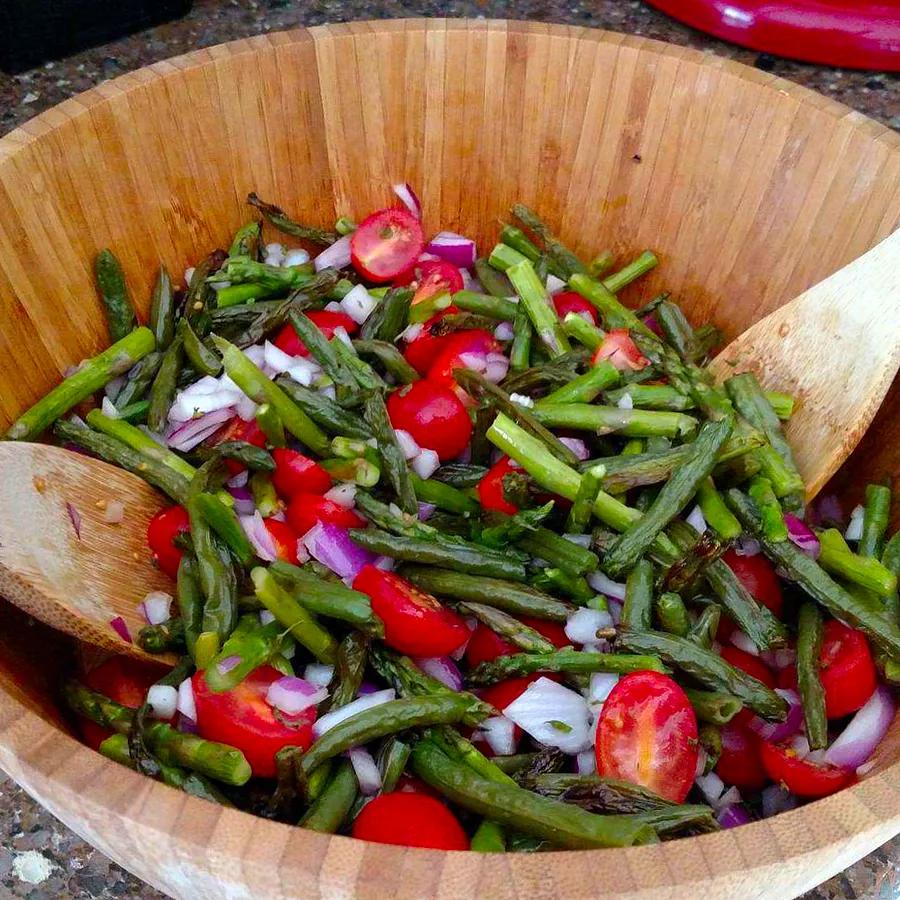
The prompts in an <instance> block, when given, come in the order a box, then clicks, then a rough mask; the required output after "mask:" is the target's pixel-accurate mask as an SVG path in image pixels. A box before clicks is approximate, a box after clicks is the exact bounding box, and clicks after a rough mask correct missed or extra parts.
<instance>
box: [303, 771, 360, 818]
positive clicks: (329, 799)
mask: <svg viewBox="0 0 900 900" xmlns="http://www.w3.org/2000/svg"><path fill="white" fill-rule="evenodd" d="M358 793H359V783H358V781H357V779H356V773H355V772H354V771H353V766H352V765H351V763H350V761H349V760H346V759H344V760H341V762H340V764H339V765H338V767H337V770H336V771H335V772H334V773H333V774H332V775H331V778H330V780H329V782H328V784H327V785H326V787H325V789H324V790H323V791H322V793H321V794H319V796H318V797H317V798H316V800H315V802H314V803H313V804H312V805H311V806H310V807H309V809H308V810H307V811H306V813H305V814H304V815H303V818H301V819H300V822H299V824H300V825H301V826H302V827H303V828H309V829H310V830H311V831H318V832H320V833H321V834H334V833H335V832H336V831H337V830H338V829H339V828H340V827H341V825H342V824H343V822H344V821H345V819H346V818H347V817H348V815H349V814H350V809H351V807H352V806H353V802H354V801H355V800H356V797H357V795H358Z"/></svg>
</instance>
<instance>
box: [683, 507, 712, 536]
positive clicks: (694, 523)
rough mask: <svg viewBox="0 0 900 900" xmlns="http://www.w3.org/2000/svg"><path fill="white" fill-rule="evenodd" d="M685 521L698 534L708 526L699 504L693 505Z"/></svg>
mask: <svg viewBox="0 0 900 900" xmlns="http://www.w3.org/2000/svg"><path fill="white" fill-rule="evenodd" d="M685 521H686V522H687V523H688V525H690V526H691V528H693V529H694V531H696V532H698V533H699V534H703V533H704V532H705V531H706V529H707V527H708V526H707V524H706V516H704V515H703V510H702V509H700V507H699V506H695V507H694V508H693V509H692V510H691V511H690V514H689V515H688V516H687V518H686V519H685Z"/></svg>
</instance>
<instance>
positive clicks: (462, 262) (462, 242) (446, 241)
mask: <svg viewBox="0 0 900 900" xmlns="http://www.w3.org/2000/svg"><path fill="white" fill-rule="evenodd" d="M425 250H426V252H427V253H433V254H434V255H435V256H439V257H440V258H441V259H445V260H446V261H447V262H448V263H452V264H453V265H454V266H458V267H459V268H460V269H468V268H469V267H470V266H473V265H475V257H476V252H475V241H473V240H470V239H469V238H467V237H463V235H461V234H455V233H454V232H452V231H439V232H438V233H437V234H436V235H435V236H434V237H433V238H432V239H431V240H430V241H429V242H428V244H427V245H426V246H425Z"/></svg>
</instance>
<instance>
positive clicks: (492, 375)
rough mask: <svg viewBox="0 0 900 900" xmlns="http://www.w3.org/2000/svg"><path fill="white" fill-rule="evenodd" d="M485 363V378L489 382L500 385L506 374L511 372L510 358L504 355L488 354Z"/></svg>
mask: <svg viewBox="0 0 900 900" xmlns="http://www.w3.org/2000/svg"><path fill="white" fill-rule="evenodd" d="M485 363H486V365H485V369H484V377H485V378H486V379H487V380H488V381H490V382H492V383H493V384H498V383H499V382H501V381H503V379H504V378H506V373H507V372H508V371H509V357H508V356H506V355H505V354H504V353H497V352H496V351H494V352H491V353H488V355H487V357H485Z"/></svg>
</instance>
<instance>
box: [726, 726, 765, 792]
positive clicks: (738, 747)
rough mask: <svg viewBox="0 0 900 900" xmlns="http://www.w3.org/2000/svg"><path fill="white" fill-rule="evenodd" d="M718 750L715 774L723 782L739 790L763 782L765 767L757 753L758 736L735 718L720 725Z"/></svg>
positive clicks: (756, 787) (751, 788) (756, 786)
mask: <svg viewBox="0 0 900 900" xmlns="http://www.w3.org/2000/svg"><path fill="white" fill-rule="evenodd" d="M721 735H722V752H721V753H720V754H719V761H718V762H717V763H716V769H715V771H716V774H717V775H718V776H719V778H721V779H722V781H724V782H725V783H726V784H733V785H735V786H736V787H738V788H740V789H741V790H742V791H745V790H746V791H758V790H759V789H760V788H761V787H763V785H765V783H766V770H765V769H764V768H763V764H762V758H761V757H760V754H759V744H760V739H759V738H758V737H757V736H756V735H755V734H754V733H753V732H752V731H751V730H750V729H749V728H748V727H747V726H746V724H744V723H742V722H738V721H737V720H736V719H734V720H732V721H731V722H729V723H728V724H727V725H723V726H722V729H721Z"/></svg>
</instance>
